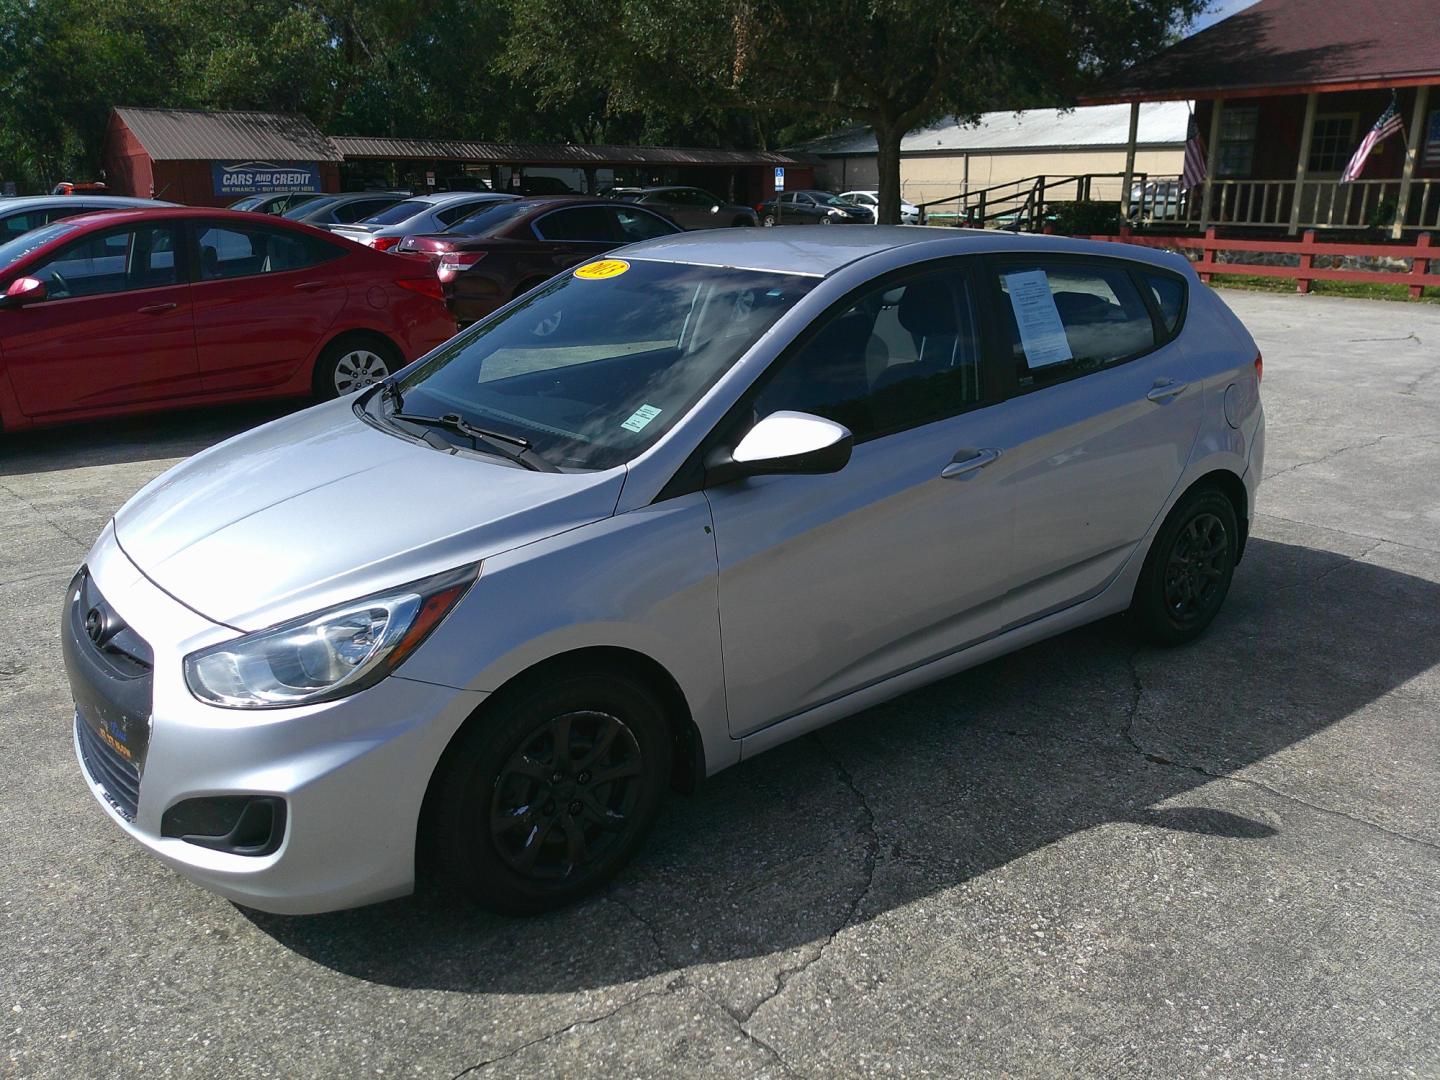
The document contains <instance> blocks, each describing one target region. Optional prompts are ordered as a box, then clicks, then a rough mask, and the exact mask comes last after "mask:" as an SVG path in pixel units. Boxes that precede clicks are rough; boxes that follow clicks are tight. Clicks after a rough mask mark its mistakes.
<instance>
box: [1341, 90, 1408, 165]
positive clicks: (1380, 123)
mask: <svg viewBox="0 0 1440 1080" xmlns="http://www.w3.org/2000/svg"><path fill="white" fill-rule="evenodd" d="M1404 127H1405V122H1404V121H1403V120H1401V119H1400V111H1399V110H1398V109H1396V108H1395V103H1394V102H1393V101H1392V102H1391V103H1390V104H1389V105H1388V106H1387V107H1386V109H1385V111H1384V112H1383V113H1381V114H1380V119H1379V120H1376V121H1375V126H1374V127H1372V128H1371V129H1370V131H1369V132H1368V133H1367V134H1366V136H1365V138H1363V139H1361V140H1360V145H1359V146H1357V147H1356V148H1355V155H1354V156H1353V157H1352V158H1351V159H1350V164H1349V165H1346V166H1345V172H1344V173H1343V174H1342V175H1341V177H1340V182H1341V183H1342V184H1348V183H1350V181H1352V180H1358V179H1359V178H1360V173H1361V170H1363V169H1364V168H1365V159H1366V158H1368V157H1369V156H1370V151H1371V150H1374V149H1375V145H1376V143H1379V142H1383V141H1384V140H1385V139H1388V138H1389V137H1390V136H1391V135H1394V134H1395V133H1396V132H1397V131H1401V130H1403V129H1404Z"/></svg>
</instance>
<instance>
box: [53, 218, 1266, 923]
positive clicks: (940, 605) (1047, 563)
mask: <svg viewBox="0 0 1440 1080" xmlns="http://www.w3.org/2000/svg"><path fill="white" fill-rule="evenodd" d="M1259 386H1260V357H1259V354H1258V353H1257V352H1256V349H1255V343H1254V341H1253V340H1252V339H1251V337H1250V335H1249V334H1248V333H1247V332H1246V331H1245V328H1244V327H1243V326H1242V325H1241V324H1240V322H1239V320H1238V319H1236V318H1235V316H1234V315H1233V314H1231V312H1230V311H1229V309H1228V308H1226V306H1225V304H1224V303H1223V302H1222V301H1221V300H1220V298H1219V297H1218V296H1217V295H1216V294H1215V293H1214V292H1213V291H1212V290H1210V289H1207V288H1204V287H1202V286H1201V285H1200V283H1199V281H1198V280H1197V278H1196V276H1195V273H1194V271H1193V270H1192V269H1191V268H1190V266H1189V264H1188V263H1187V262H1186V261H1185V260H1184V259H1182V258H1180V257H1178V256H1175V255H1170V254H1166V253H1162V252H1158V251H1155V250H1152V249H1148V248H1140V247H1126V246H1122V245H1119V244H1106V243H1091V242H1082V241H1074V240H1066V239H1062V238H1058V237H1048V236H1044V237H1042V236H1010V235H1005V234H997V233H993V232H992V233H978V232H969V231H961V230H952V229H924V228H886V227H875V228H871V229H865V230H854V229H851V230H829V229H790V230H780V231H771V230H763V229H748V230H712V231H706V232H697V233H678V234H675V235H672V236H668V237H663V238H659V239H655V240H650V241H646V242H644V243H640V244H635V245H632V246H630V247H626V248H621V249H619V250H617V251H613V252H609V253H607V254H605V255H603V256H599V257H597V258H595V259H593V260H592V261H590V262H587V263H585V264H583V265H581V266H578V267H576V268H574V269H572V270H568V271H565V272H563V273H561V274H559V275H557V276H555V277H553V278H551V279H550V280H549V281H548V282H547V283H546V284H544V285H542V286H540V287H539V288H537V289H534V290H531V291H529V292H526V293H525V294H523V295H522V296H520V297H518V298H517V299H515V300H513V301H512V302H510V303H508V304H507V305H505V306H503V307H501V308H500V309H499V310H498V311H496V312H495V313H493V314H491V315H489V316H487V317H486V318H484V319H482V320H481V321H480V322H478V323H476V324H475V325H474V326H473V327H471V328H470V329H469V330H467V331H464V332H462V333H461V334H460V335H458V336H457V337H455V338H453V339H451V340H450V341H449V342H447V343H446V344H444V345H441V346H440V347H439V348H437V349H436V350H435V351H434V352H432V353H431V354H429V355H428V356H426V357H424V358H422V359H421V360H419V361H417V362H416V363H414V364H412V365H410V366H409V367H407V368H405V369H404V370H403V371H401V372H399V373H398V374H396V375H395V376H393V377H391V378H390V379H388V380H386V381H385V382H384V383H383V384H381V385H378V386H376V387H373V388H372V389H371V390H369V391H366V392H364V393H362V394H361V395H359V396H357V397H352V398H346V399H341V400H338V401H333V402H329V403H327V404H323V405H318V406H316V407H314V408H312V409H310V410H308V411H306V412H302V413H298V414H296V415H293V416H288V417H285V418H283V419H280V420H276V421H274V422H272V423H269V424H267V425H265V426H263V427H261V428H258V429H256V430H255V431H252V432H249V433H248V434H244V435H241V436H238V437H237V438H234V439H231V440H230V441H228V442H225V443H221V444H220V445H218V446H215V447H212V448H211V449H209V450H206V451H205V452H203V453H201V454H199V455H197V456H196V457H194V458H192V459H191V460H189V461H188V462H185V463H183V464H181V465H179V466H176V467H175V468H173V469H171V470H170V471H169V472H167V473H165V474H164V475H162V476H161V477H159V478H157V479H156V480H154V481H153V482H152V483H151V484H150V485H149V486H147V487H146V488H144V489H143V490H142V491H140V492H139V494H137V495H136V496H135V497H134V498H132V499H131V500H130V501H129V502H128V503H127V504H126V505H125V506H124V507H122V508H121V509H120V511H119V512H118V513H117V514H116V515H115V518H114V520H113V521H112V522H111V523H110V524H109V525H107V526H106V527H105V529H104V531H103V532H102V533H101V535H100V537H99V539H98V540H97V541H96V542H95V545H94V547H93V548H92V549H91V550H90V553H89V555H88V556H87V558H86V560H85V564H84V566H83V567H82V569H81V570H80V572H79V573H78V574H77V576H76V577H75V579H74V581H73V582H72V583H71V585H70V588H69V591H68V592H67V594H66V596H65V598H64V617H63V630H62V641H63V648H64V652H65V662H66V667H67V670H68V673H69V678H70V685H71V688H72V691H73V694H74V699H75V704H76V713H75V717H74V739H75V747H76V752H77V754H78V756H79V759H80V762H81V766H80V767H81V768H82V769H83V772H84V776H85V777H86V780H87V782H88V783H89V785H90V787H91V789H92V791H93V792H94V795H95V797H96V798H97V800H99V802H100V804H101V806H102V807H104V810H105V812H106V813H107V814H108V816H109V817H110V819H111V820H112V821H113V822H114V824H115V825H116V826H118V827H119V828H120V829H122V830H123V831H124V832H126V833H128V834H129V835H130V836H131V837H133V838H134V839H135V840H137V841H138V842H140V843H141V844H143V845H144V846H145V847H147V848H148V849H149V850H150V851H152V852H153V853H154V854H155V855H156V856H158V857H159V858H160V859H162V860H164V861H165V862H166V863H168V864H169V865H171V866H172V867H174V868H176V869H177V870H179V871H180V872H181V873H184V874H186V875H187V876H189V877H191V878H193V879H194V880H195V881H197V882H200V883H201V884H203V885H205V886H207V887H209V888H212V889H214V890H216V891H217V892H220V893H222V894H224V895H225V896H227V897H230V898H231V899H233V900H235V901H236V902H238V903H242V904H246V905H250V906H253V907H258V908H263V909H266V910H271V911H279V912H313V911H322V910H326V909H331V908H337V907H344V906H349V905H355V904H362V903H367V902H370V901H376V900H382V899H385V898H387V897H393V896H397V895H400V894H403V893H405V892H408V891H409V890H410V889H411V887H412V885H413V881H414V875H415V866H416V854H417V850H418V851H420V852H421V853H423V854H424V856H425V865H428V866H432V867H434V868H435V869H436V871H437V872H439V873H443V874H445V875H448V876H449V877H451V878H453V879H455V880H456V881H458V882H459V883H461V884H462V885H463V886H464V887H465V888H466V889H468V890H469V891H470V892H471V893H472V894H473V895H474V896H475V898H476V899H477V900H478V901H480V902H481V903H484V904H487V905H489V906H491V907H494V908H497V909H500V910H503V911H510V912H530V911H538V910H543V909H546V908H550V907H554V906H556V905H559V904H563V903H567V902H569V901H571V900H573V899H574V898H576V897H578V896H581V895H583V894H584V893H586V892H587V891H589V890H592V889H595V888H597V887H599V886H600V885H601V884H602V883H604V882H605V881H606V880H607V879H608V878H609V877H610V876H611V875H613V874H614V873H615V872H616V871H617V870H618V869H619V868H620V867H621V866H622V865H623V864H624V863H625V861H626V860H627V859H628V858H629V857H630V856H631V855H632V854H633V853H634V852H635V850H636V849H637V847H638V846H639V845H640V843H641V841H642V839H643V838H644V835H645V833H646V831H647V829H648V828H649V827H650V825H651V823H652V821H653V820H654V818H655V815H656V812H657V808H658V807H659V805H660V801H661V799H662V797H663V796H664V794H665V792H666V791H667V789H669V788H670V787H672V786H676V787H681V788H685V787H688V786H691V785H693V784H694V783H696V782H697V781H698V780H700V779H701V778H702V777H704V776H706V775H708V774H712V773H714V772H717V771H718V770H720V769H724V768H726V767H727V766H730V765H733V764H735V763H736V762H738V761H740V760H742V759H744V758H748V757H751V756H753V755H754V754H757V753H760V752H762V751H764V750H767V749H769V748H771V747H773V746H776V745H779V744H780V743H783V742H785V741H786V740H788V739H793V738H795V737H797V736H799V735H802V734H804V733H806V732H809V731H813V730H815V729H816V728H818V727H820V726H822V725H824V724H828V723H830V722H831V721H833V720H835V719H837V718H839V717H842V716H845V715H847V714H850V713H853V712H856V711H858V710H861V709H864V708H866V707H868V706H871V705H874V704H876V703H878V702H881V701H884V700H886V699H887V698H891V697H894V696H895V695H897V694H901V693H903V692H905V691H907V690H910V689H913V688H915V687H917V686H920V685H922V684H924V683H926V682H929V681H931V680H934V679H938V678H942V677H944V676H946V675H950V674H953V673H955V672H957V671H960V670H962V669H964V668H967V667H970V666H972V665H975V664H978V663H981V662H983V661H985V660H989V659H991V658H993V657H996V656H1000V655H1002V654H1004V653H1007V652H1010V651H1012V650H1015V649H1019V648H1021V647H1023V646H1025V645H1028V644H1031V643H1032V642H1035V641H1038V640H1040V639H1042V638H1046V637H1049V636H1051V635H1054V634H1058V633H1061V632H1063V631H1065V630H1069V629H1072V628H1074V627H1077V626H1080V625H1081V624H1083V623H1087V622H1090V621H1092V620H1095V619H1099V618H1102V617H1105V616H1108V615H1113V614H1117V613H1120V612H1128V613H1129V618H1130V621H1131V623H1132V624H1133V626H1134V627H1135V629H1136V630H1137V631H1138V632H1139V633H1140V634H1142V635H1143V636H1144V637H1145V638H1147V639H1149V640H1151V641H1155V642H1159V643H1161V644H1166V645H1177V644H1181V643H1184V642H1188V641H1190V640H1193V639H1194V638H1195V637H1196V636H1198V635H1199V634H1201V633H1202V632H1204V631H1205V629H1206V628H1207V627H1208V626H1209V625H1210V623H1211V621H1212V620H1213V619H1214V618H1215V615H1216V613H1217V612H1218V611H1219V609H1220V606H1221V604H1222V602H1223V601H1224V599H1225V595H1226V592H1227V590H1228V589H1229V587H1230V581H1231V574H1232V572H1233V571H1234V568H1235V565H1236V563H1237V562H1238V560H1239V559H1240V557H1241V555H1242V553H1243V552H1244V550H1245V543H1246V536H1247V533H1248V530H1249V523H1250V521H1251V520H1252V518H1253V515H1254V505H1255V494H1256V489H1257V486H1258V484H1259V477H1260V474H1261V470H1262V466H1263V455H1264V418H1263V415H1262V412H1261V407H1260V397H1259ZM722 628H723V633H722ZM1118 689H1119V688H1117V691H1118ZM1127 692H1128V691H1127ZM957 737H963V732H962V733H959V734H958V735H957ZM714 839H715V842H717V843H723V842H724V841H725V840H726V838H725V837H718V836H717V837H715V838H714Z"/></svg>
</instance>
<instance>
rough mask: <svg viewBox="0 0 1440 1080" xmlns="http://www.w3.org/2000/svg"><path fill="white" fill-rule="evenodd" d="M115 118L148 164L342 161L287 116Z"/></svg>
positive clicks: (163, 113) (137, 112)
mask: <svg viewBox="0 0 1440 1080" xmlns="http://www.w3.org/2000/svg"><path fill="white" fill-rule="evenodd" d="M115 115H116V116H117V117H119V118H120V121H121V122H122V123H123V124H124V125H125V126H126V127H127V128H129V129H130V132H131V134H133V135H134V136H135V138H136V139H138V140H139V141H140V145H141V146H143V147H144V148H145V152H146V153H147V154H149V155H150V159H151V160H152V161H245V160H251V159H255V160H277V161H329V162H338V161H340V160H341V157H340V154H339V152H338V151H337V150H336V149H335V147H334V145H333V144H332V143H331V141H330V140H329V139H327V138H326V137H325V136H324V135H322V134H321V133H320V129H319V128H317V127H316V126H315V125H314V124H312V123H311V122H310V121H309V120H307V119H305V118H304V117H303V116H295V115H293V114H289V113H267V112H209V111H206V110H203V109H136V108H129V107H125V106H117V107H116V108H115Z"/></svg>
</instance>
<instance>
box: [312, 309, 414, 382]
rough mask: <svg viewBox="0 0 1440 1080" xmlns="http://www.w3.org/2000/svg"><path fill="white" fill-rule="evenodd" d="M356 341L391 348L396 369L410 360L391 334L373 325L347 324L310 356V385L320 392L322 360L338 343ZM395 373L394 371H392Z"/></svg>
mask: <svg viewBox="0 0 1440 1080" xmlns="http://www.w3.org/2000/svg"><path fill="white" fill-rule="evenodd" d="M352 341H353V342H355V343H356V344H357V345H358V344H361V343H363V342H374V343H379V344H380V345H383V346H384V347H385V348H387V349H389V350H390V351H391V352H392V353H394V356H395V370H396V371H398V370H399V369H400V368H402V367H404V366H405V365H406V364H407V363H409V361H408V360H406V359H405V350H404V349H403V348H402V347H401V346H400V343H399V342H398V341H396V340H395V339H394V338H393V337H391V336H390V335H389V334H387V333H385V332H384V331H383V330H378V329H376V328H375V327H373V326H347V327H346V328H345V329H343V330H337V331H335V332H334V333H333V334H331V335H330V336H329V337H328V338H326V339H325V340H324V341H322V342H321V343H320V347H319V348H318V349H316V350H315V353H314V355H313V356H311V358H310V385H311V388H312V389H313V390H314V391H315V392H316V393H319V391H320V362H321V361H322V360H323V359H324V358H325V357H326V355H328V354H329V352H330V350H331V349H333V348H335V347H336V346H338V345H342V344H346V343H348V342H352ZM391 374H392V375H393V374H394V372H391Z"/></svg>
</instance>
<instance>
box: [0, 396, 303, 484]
mask: <svg viewBox="0 0 1440 1080" xmlns="http://www.w3.org/2000/svg"><path fill="white" fill-rule="evenodd" d="M309 404H310V402H309V401H307V400H305V399H303V398H288V399H285V400H278V401H277V400H270V401H261V402H253V403H247V404H244V405H225V406H212V407H208V408H204V409H184V410H175V411H173V412H154V413H145V414H144V415H141V416H127V417H124V418H122V419H117V420H90V421H84V422H80V423H72V424H65V425H62V426H60V427H47V428H39V429H36V430H33V431H26V430H22V431H15V432H4V433H0V476H16V475H20V474H24V473H46V472H59V471H62V470H65V469H79V468H84V467H86V466H89V465H117V464H122V463H126V462H134V461H160V460H164V459H168V458H186V457H189V456H190V455H191V454H198V453H199V452H200V451H201V450H204V449H207V448H208V447H211V446H214V445H215V444H216V443H218V442H220V441H222V440H224V439H228V438H230V436H232V435H239V434H240V433H241V432H242V431H249V430H250V429H251V428H253V427H258V426H259V425H260V424H264V423H268V422H269V421H271V420H274V419H275V418H276V417H279V416H284V415H285V414H286V413H290V412H294V411H296V410H297V409H303V408H305V407H306V406H307V405H309Z"/></svg>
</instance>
